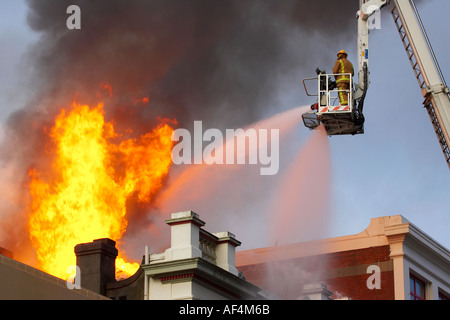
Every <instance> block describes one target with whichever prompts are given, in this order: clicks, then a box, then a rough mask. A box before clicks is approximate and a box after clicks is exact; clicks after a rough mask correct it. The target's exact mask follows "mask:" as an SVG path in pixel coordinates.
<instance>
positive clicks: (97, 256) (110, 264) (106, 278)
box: [75, 238, 118, 295]
mask: <svg viewBox="0 0 450 320" xmlns="http://www.w3.org/2000/svg"><path fill="white" fill-rule="evenodd" d="M117 254H118V251H117V249H116V242H115V241H113V240H111V239H107V238H104V239H97V240H94V241H93V242H89V243H81V244H78V245H76V246H75V255H76V256H77V266H78V267H79V268H80V277H81V279H80V283H81V287H83V288H85V289H88V290H92V291H94V292H97V293H99V294H102V295H105V294H106V283H108V282H113V281H115V280H116V257H117Z"/></svg>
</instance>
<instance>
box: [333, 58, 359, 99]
mask: <svg viewBox="0 0 450 320" xmlns="http://www.w3.org/2000/svg"><path fill="white" fill-rule="evenodd" d="M344 73H347V74H346V75H338V74H344ZM333 74H335V78H336V84H337V87H338V90H339V101H340V103H341V106H348V105H349V104H348V92H349V90H350V78H349V75H348V74H351V75H352V77H353V76H354V74H355V72H354V70H353V64H352V63H351V62H350V61H348V60H347V52H345V51H344V50H341V51H339V52H338V54H337V61H336V63H335V64H334V67H333ZM341 90H342V91H341Z"/></svg>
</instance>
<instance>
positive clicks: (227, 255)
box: [214, 231, 241, 276]
mask: <svg viewBox="0 0 450 320" xmlns="http://www.w3.org/2000/svg"><path fill="white" fill-rule="evenodd" d="M214 235H215V236H216V237H217V238H218V240H217V246H216V263H217V265H218V266H219V267H221V268H222V269H225V270H227V271H228V272H231V273H232V274H234V275H236V276H237V275H239V271H238V270H237V269H236V247H237V246H240V245H241V242H240V241H238V240H236V237H235V235H234V234H232V233H231V232H227V231H225V232H218V233H214Z"/></svg>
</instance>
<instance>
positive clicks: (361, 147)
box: [0, 0, 450, 248]
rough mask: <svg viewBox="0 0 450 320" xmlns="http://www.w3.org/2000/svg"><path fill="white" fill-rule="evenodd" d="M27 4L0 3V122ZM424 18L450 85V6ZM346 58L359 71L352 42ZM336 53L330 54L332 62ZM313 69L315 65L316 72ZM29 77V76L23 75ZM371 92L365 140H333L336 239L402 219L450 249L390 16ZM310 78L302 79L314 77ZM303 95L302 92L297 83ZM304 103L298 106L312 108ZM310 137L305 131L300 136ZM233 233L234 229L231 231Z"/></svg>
mask: <svg viewBox="0 0 450 320" xmlns="http://www.w3.org/2000/svg"><path fill="white" fill-rule="evenodd" d="M25 11H26V6H25V4H24V3H23V1H18V0H2V1H1V3H0V21H1V22H0V25H1V27H0V41H1V43H2V50H1V51H0V70H1V71H2V77H0V106H1V108H0V120H1V121H4V120H5V119H6V117H7V116H8V114H10V113H11V112H12V111H13V110H14V109H16V108H18V107H20V106H21V105H22V103H23V99H24V95H21V91H22V90H23V87H22V86H21V81H22V80H23V79H24V78H20V77H18V76H17V75H19V74H20V75H22V77H23V76H24V75H25V77H26V70H24V69H22V68H21V66H20V62H21V59H23V57H22V56H21V54H22V53H23V52H25V50H26V48H27V46H29V45H30V44H31V43H33V41H35V40H36V35H35V34H32V33H31V32H30V31H29V29H28V27H27V25H26V21H25V17H26V12H25ZM419 11H420V14H421V17H422V20H423V22H424V25H425V27H426V29H427V32H428V35H429V38H430V40H431V43H432V45H433V48H434V51H435V53H436V56H437V58H438V60H439V63H440V66H441V69H442V71H443V74H444V76H447V81H450V80H449V79H450V59H449V52H450V41H449V40H450V21H449V19H448V12H450V1H448V0H428V1H426V2H425V3H423V4H421V5H420V6H419ZM348 46H349V47H348V48H344V49H346V50H347V51H348V52H349V59H350V60H352V61H353V62H354V63H355V64H356V59H355V58H354V57H355V56H356V24H355V41H354V43H349V44H348ZM334 57H335V53H334V51H333V52H332V53H330V60H329V61H324V65H330V67H329V68H331V66H332V64H333V62H334ZM315 67H316V66H311V70H312V72H313V70H314V69H315ZM24 72H25V73H24ZM370 72H371V74H370V81H371V84H370V89H369V92H368V95H367V98H366V103H365V117H366V124H365V134H364V135H359V136H348V137H331V138H330V139H329V142H330V148H331V162H332V171H331V172H332V177H331V178H332V188H331V190H332V199H331V203H332V212H331V217H332V221H333V229H332V234H331V236H341V235H349V234H354V233H358V232H360V231H362V230H364V229H365V228H366V227H367V226H368V224H369V221H370V218H374V217H379V216H387V215H397V214H401V215H403V216H405V217H406V218H407V219H408V220H410V221H411V222H412V223H413V224H415V225H416V226H417V227H419V228H420V229H422V230H423V231H424V232H426V233H427V234H428V235H430V236H431V237H432V238H434V239H435V240H437V241H438V242H440V243H441V244H443V245H444V246H445V247H447V248H450V237H449V235H448V230H449V226H450V170H449V169H448V167H447V165H446V163H445V161H444V157H443V154H442V151H441V149H440V146H439V144H438V142H437V139H436V136H435V134H434V131H433V128H432V125H431V122H430V120H429V118H428V115H427V113H426V111H425V110H424V108H423V107H422V101H423V98H422V96H421V92H420V90H419V87H418V84H417V82H416V80H415V77H414V74H413V71H412V69H411V66H410V64H409V61H408V59H407V57H406V53H405V52H404V49H403V46H402V43H401V41H400V39H399V35H398V33H397V31H396V29H395V26H394V23H393V21H392V18H391V16H390V14H388V12H387V11H386V10H385V12H384V14H383V18H382V22H381V29H380V30H374V31H372V33H371V36H370ZM309 76H311V75H305V77H309ZM296 86H297V88H299V89H298V90H302V88H301V87H300V85H299V84H297V85H296ZM310 103H312V101H309V100H308V99H307V97H305V98H304V100H303V101H299V103H298V105H304V104H310ZM299 130H300V131H301V132H302V134H303V135H308V134H309V131H308V130H307V129H306V128H300V129H299ZM231 231H232V230H231Z"/></svg>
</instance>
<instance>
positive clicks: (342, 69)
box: [333, 58, 355, 84]
mask: <svg viewBox="0 0 450 320" xmlns="http://www.w3.org/2000/svg"><path fill="white" fill-rule="evenodd" d="M333 73H334V74H342V73H350V74H351V75H352V76H354V74H355V72H354V70H353V64H352V63H351V62H350V61H348V60H347V58H340V59H338V60H337V61H336V63H335V64H334V67H333ZM335 78H336V83H337V84H339V83H341V82H347V83H349V82H350V79H349V76H348V74H347V75H343V76H335Z"/></svg>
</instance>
